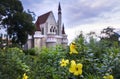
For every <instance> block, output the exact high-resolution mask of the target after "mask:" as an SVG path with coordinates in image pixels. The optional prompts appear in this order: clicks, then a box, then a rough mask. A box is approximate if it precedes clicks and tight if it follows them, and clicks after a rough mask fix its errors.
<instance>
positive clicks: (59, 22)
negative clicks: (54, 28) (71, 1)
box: [58, 3, 62, 35]
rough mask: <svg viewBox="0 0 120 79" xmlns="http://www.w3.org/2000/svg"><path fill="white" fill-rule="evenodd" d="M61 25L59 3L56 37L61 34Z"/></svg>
mask: <svg viewBox="0 0 120 79" xmlns="http://www.w3.org/2000/svg"><path fill="white" fill-rule="evenodd" d="M61 25H62V12H61V6H60V3H59V6H58V35H61V34H62V32H61V30H62V28H61Z"/></svg>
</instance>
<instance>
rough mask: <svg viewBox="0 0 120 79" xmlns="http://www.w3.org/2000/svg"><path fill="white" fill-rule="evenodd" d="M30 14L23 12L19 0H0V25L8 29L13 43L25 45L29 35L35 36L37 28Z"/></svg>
mask: <svg viewBox="0 0 120 79" xmlns="http://www.w3.org/2000/svg"><path fill="white" fill-rule="evenodd" d="M32 21H33V18H32V16H31V14H30V13H27V12H25V11H24V10H23V6H22V3H21V1H19V0H0V22H1V23H0V24H1V25H2V26H4V27H5V28H7V33H8V35H9V36H10V37H11V38H12V43H17V44H20V45H23V44H25V43H26V41H27V38H28V34H30V35H32V34H34V31H35V27H34V24H33V23H32Z"/></svg>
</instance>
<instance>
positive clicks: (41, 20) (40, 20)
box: [35, 11, 52, 31]
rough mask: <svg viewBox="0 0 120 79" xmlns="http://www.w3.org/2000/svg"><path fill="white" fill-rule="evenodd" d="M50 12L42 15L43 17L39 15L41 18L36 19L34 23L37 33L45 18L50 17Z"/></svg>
mask: <svg viewBox="0 0 120 79" xmlns="http://www.w3.org/2000/svg"><path fill="white" fill-rule="evenodd" d="M51 12H52V11H50V12H48V13H45V14H43V15H41V16H39V17H38V19H37V21H36V23H35V25H36V29H37V31H41V29H40V27H39V25H40V24H43V23H45V22H46V20H47V18H48V16H49V15H50V13H51Z"/></svg>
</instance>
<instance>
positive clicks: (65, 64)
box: [60, 59, 69, 67]
mask: <svg viewBox="0 0 120 79" xmlns="http://www.w3.org/2000/svg"><path fill="white" fill-rule="evenodd" d="M67 64H69V60H65V59H62V60H61V61H60V66H62V67H63V66H67Z"/></svg>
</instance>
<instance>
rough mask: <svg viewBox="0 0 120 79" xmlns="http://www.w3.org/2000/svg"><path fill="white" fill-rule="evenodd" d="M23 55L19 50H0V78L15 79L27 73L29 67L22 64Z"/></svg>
mask: <svg viewBox="0 0 120 79" xmlns="http://www.w3.org/2000/svg"><path fill="white" fill-rule="evenodd" d="M23 57H24V53H23V51H22V50H20V49H19V48H8V49H5V50H2V49H1V50H0V78H1V79H17V78H18V77H21V75H22V74H23V73H24V72H28V71H29V67H28V66H27V65H26V64H25V63H24V62H23V60H22V58H23Z"/></svg>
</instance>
